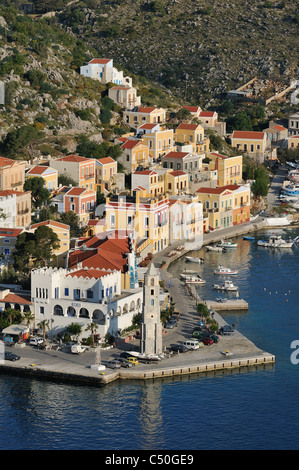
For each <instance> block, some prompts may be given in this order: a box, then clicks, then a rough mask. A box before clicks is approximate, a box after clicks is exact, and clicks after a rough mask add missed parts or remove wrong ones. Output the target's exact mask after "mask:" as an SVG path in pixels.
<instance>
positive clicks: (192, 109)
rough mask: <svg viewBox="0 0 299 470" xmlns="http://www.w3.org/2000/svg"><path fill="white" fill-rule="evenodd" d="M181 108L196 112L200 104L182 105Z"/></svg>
mask: <svg viewBox="0 0 299 470" xmlns="http://www.w3.org/2000/svg"><path fill="white" fill-rule="evenodd" d="M183 108H184V109H187V110H188V111H190V113H197V112H198V111H200V110H201V108H200V106H183Z"/></svg>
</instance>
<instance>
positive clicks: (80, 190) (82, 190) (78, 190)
mask: <svg viewBox="0 0 299 470" xmlns="http://www.w3.org/2000/svg"><path fill="white" fill-rule="evenodd" d="M85 191H86V188H77V187H75V188H71V189H70V190H69V191H68V192H67V193H66V194H65V195H66V196H81V194H83V193H85Z"/></svg>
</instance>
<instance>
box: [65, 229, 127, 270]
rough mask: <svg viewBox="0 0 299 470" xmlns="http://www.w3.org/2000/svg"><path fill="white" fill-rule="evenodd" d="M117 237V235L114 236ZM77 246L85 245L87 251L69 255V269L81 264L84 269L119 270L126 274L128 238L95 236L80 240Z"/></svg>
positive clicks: (77, 251)
mask: <svg viewBox="0 0 299 470" xmlns="http://www.w3.org/2000/svg"><path fill="white" fill-rule="evenodd" d="M114 235H115V237H117V236H118V234H117V233H115V234H114ZM79 245H80V246H82V245H85V247H86V248H89V250H86V251H83V250H80V249H77V250H75V251H74V252H72V253H70V255H69V267H75V266H76V265H77V264H78V263H82V266H83V267H84V268H85V267H87V268H94V269H96V268H99V269H100V270H107V269H110V270H114V269H117V270H120V271H121V272H122V273H124V272H126V266H127V257H126V256H124V255H125V254H126V253H129V252H130V247H129V241H128V237H126V238H119V239H118V238H108V237H106V238H104V239H101V238H99V237H97V236H94V237H90V238H87V239H82V240H80V242H79Z"/></svg>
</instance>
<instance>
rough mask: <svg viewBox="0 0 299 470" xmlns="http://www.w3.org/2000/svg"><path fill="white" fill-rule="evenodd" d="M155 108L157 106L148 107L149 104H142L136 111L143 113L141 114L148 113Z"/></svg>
mask: <svg viewBox="0 0 299 470" xmlns="http://www.w3.org/2000/svg"><path fill="white" fill-rule="evenodd" d="M155 109H157V108H154V107H150V106H143V107H141V108H139V109H138V112H139V113H143V114H150V113H152V112H153V111H155Z"/></svg>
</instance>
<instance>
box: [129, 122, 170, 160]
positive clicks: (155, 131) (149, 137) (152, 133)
mask: <svg viewBox="0 0 299 470" xmlns="http://www.w3.org/2000/svg"><path fill="white" fill-rule="evenodd" d="M137 135H139V136H141V138H142V141H143V142H144V143H145V145H147V146H148V148H149V156H150V158H151V160H152V161H153V162H154V161H157V160H158V158H160V157H162V156H163V155H165V154H166V153H168V152H171V151H172V150H174V149H175V147H174V140H173V129H163V128H162V127H161V126H160V124H152V123H146V124H143V125H142V126H139V127H138V128H137Z"/></svg>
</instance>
